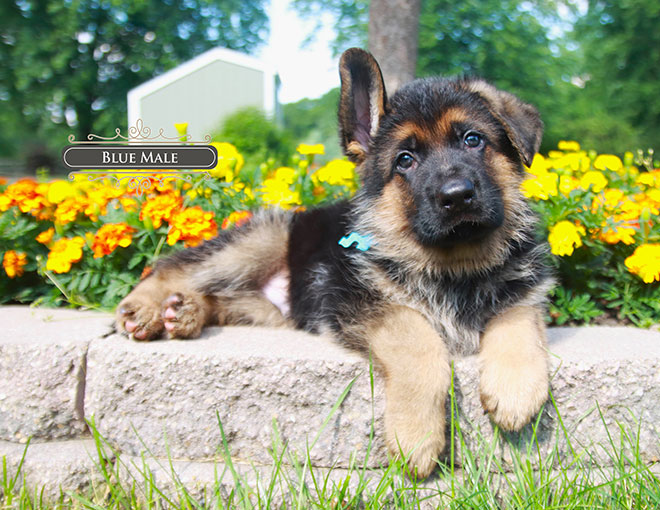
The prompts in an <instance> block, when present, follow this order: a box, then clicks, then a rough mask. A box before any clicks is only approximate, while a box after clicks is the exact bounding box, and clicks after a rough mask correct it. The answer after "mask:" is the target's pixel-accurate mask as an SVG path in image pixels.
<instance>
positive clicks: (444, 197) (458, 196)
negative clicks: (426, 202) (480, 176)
mask: <svg viewBox="0 0 660 510" xmlns="http://www.w3.org/2000/svg"><path fill="white" fill-rule="evenodd" d="M476 198H477V190H476V189H475V186H474V182H472V181H471V180H470V179H467V178H456V179H451V180H449V181H446V182H444V183H443V184H442V186H440V189H438V190H437V193H436V199H437V202H438V204H439V205H440V207H442V208H443V209H444V210H445V211H446V212H449V213H457V212H461V211H464V210H466V209H469V208H470V207H471V206H472V204H473V203H474V202H475V200H476Z"/></svg>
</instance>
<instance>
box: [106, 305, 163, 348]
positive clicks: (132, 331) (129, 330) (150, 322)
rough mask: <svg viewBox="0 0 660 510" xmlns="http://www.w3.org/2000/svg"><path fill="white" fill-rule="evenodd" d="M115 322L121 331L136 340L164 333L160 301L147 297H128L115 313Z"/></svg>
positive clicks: (147, 338) (151, 337)
mask: <svg viewBox="0 0 660 510" xmlns="http://www.w3.org/2000/svg"><path fill="white" fill-rule="evenodd" d="M115 323H116V325H117V329H118V330H119V332H121V333H125V334H126V335H127V336H129V337H131V338H133V339H134V340H153V339H155V338H159V337H161V336H162V334H163V321H162V319H161V306H160V303H156V302H154V301H151V300H150V299H148V298H145V297H138V296H131V295H130V294H129V295H128V297H126V298H125V299H124V300H123V301H122V302H121V303H119V306H118V307H117V312H116V314H115Z"/></svg>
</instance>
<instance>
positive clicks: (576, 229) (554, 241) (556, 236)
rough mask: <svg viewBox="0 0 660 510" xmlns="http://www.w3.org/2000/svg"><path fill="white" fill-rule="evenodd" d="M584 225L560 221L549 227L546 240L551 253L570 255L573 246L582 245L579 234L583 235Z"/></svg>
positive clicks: (573, 248)
mask: <svg viewBox="0 0 660 510" xmlns="http://www.w3.org/2000/svg"><path fill="white" fill-rule="evenodd" d="M585 234H586V232H585V230H584V227H582V226H581V225H575V224H574V223H572V222H570V221H566V220H564V221H560V222H559V223H557V224H556V225H554V226H553V227H551V228H550V234H549V235H548V242H549V243H550V248H551V251H552V253H553V254H555V255H559V256H560V257H563V256H564V255H572V254H573V251H574V250H575V248H579V247H580V246H582V238H581V237H580V236H581V235H585Z"/></svg>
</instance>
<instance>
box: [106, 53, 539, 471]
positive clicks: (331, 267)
mask: <svg viewBox="0 0 660 510" xmlns="http://www.w3.org/2000/svg"><path fill="white" fill-rule="evenodd" d="M340 74H341V80H342V90H341V100H340V105H339V124H340V136H341V142H342V145H343V148H344V151H345V153H346V154H347V155H348V157H349V158H350V159H351V160H352V161H354V162H355V163H356V164H357V166H358V171H359V173H360V176H361V178H362V183H363V184H362V187H361V189H360V190H359V191H358V193H357V194H356V196H355V197H354V198H353V199H352V200H350V201H348V202H342V203H338V204H334V205H330V206H327V207H324V208H319V209H314V210H309V211H306V212H301V213H288V212H281V211H267V212H264V213H261V214H258V215H256V216H255V218H254V219H253V220H252V221H251V222H250V223H249V224H247V225H245V226H243V227H240V228H236V229H234V230H232V231H226V232H223V233H222V234H221V235H220V236H218V237H217V238H215V239H213V240H211V241H209V242H206V243H204V244H203V245H201V246H199V247H196V248H190V249H187V250H184V251H182V252H179V253H177V254H175V255H173V256H171V257H169V258H166V259H164V260H162V261H160V262H159V263H158V264H157V265H156V266H155V268H154V271H153V272H152V274H151V275H150V276H149V277H147V278H146V279H145V280H144V281H142V282H141V283H140V284H139V285H138V286H137V287H136V288H135V290H133V292H131V293H130V294H129V295H128V297H126V298H125V299H124V300H123V301H122V302H121V303H120V305H119V307H118V310H117V325H118V328H119V329H120V330H122V331H124V332H127V333H128V334H130V335H132V336H133V338H135V339H138V340H149V339H152V338H158V337H161V336H164V335H167V336H169V337H178V338H194V337H197V336H199V334H200V332H201V330H202V328H203V327H204V326H206V325H211V324H259V325H270V326H294V327H297V328H301V329H305V330H307V331H311V332H321V331H323V332H330V333H331V334H333V335H334V336H335V337H336V338H337V339H338V340H339V341H341V342H343V343H344V344H345V345H347V346H350V347H352V348H355V349H359V350H362V351H365V352H367V351H368V352H370V353H371V354H372V355H373V357H374V359H375V361H376V363H377V366H378V367H379V369H380V370H381V372H382V373H383V374H384V377H385V381H386V383H385V387H386V402H387V404H386V416H385V426H386V430H385V436H386V440H387V443H388V446H389V448H390V450H391V451H392V452H393V453H394V454H397V453H398V452H399V451H400V450H401V451H403V452H404V453H406V454H408V453H411V456H410V463H411V466H413V467H415V468H416V469H417V473H418V475H420V476H426V475H428V474H429V473H430V472H431V471H432V469H433V467H434V465H435V459H436V458H437V457H438V455H439V454H440V453H441V452H442V450H443V448H444V447H445V437H444V430H445V416H444V412H445V411H444V410H445V401H446V397H447V391H448V388H449V384H450V368H449V357H450V356H451V355H452V354H473V353H478V354H479V361H480V369H481V382H480V391H481V398H482V402H483V405H484V408H485V409H486V410H487V411H488V412H490V413H491V416H492V419H493V420H494V421H495V422H496V423H497V424H499V425H500V426H502V427H503V428H505V429H507V430H518V429H520V428H521V427H523V426H524V425H525V424H526V423H527V422H528V421H529V420H530V419H531V418H532V416H534V415H535V413H537V411H538V410H539V408H540V407H541V405H542V404H543V402H544V401H545V400H546V398H547V392H548V366H547V354H546V349H545V333H544V325H543V321H542V305H543V302H544V296H545V294H546V292H547V290H548V288H549V286H550V277H549V274H548V271H547V269H546V267H545V266H544V263H543V258H544V254H545V247H544V246H543V245H539V244H537V243H536V241H535V240H534V217H533V215H532V213H531V212H530V210H529V208H528V206H527V204H526V203H525V201H524V200H523V197H522V196H521V193H520V191H519V188H520V182H521V180H522V179H523V176H524V169H523V163H524V164H527V165H529V164H530V163H531V160H532V158H533V156H534V154H535V153H536V151H537V150H538V147H539V144H540V141H541V134H542V123H541V121H540V119H539V116H538V113H537V112H536V110H535V109H534V108H533V107H532V106H530V105H528V104H525V103H523V102H521V101H520V100H518V99H517V98H516V97H514V96H512V95H511V94H508V93H506V92H502V91H499V90H497V89H495V88H494V87H492V86H491V85H489V84H487V83H485V82H483V81H480V80H474V79H453V80H447V79H441V78H432V79H422V80H416V81H414V82H412V83H410V84H408V85H406V86H404V87H403V88H401V89H400V90H399V91H397V92H396V93H395V94H394V95H393V96H392V98H391V99H390V100H388V99H387V95H386V92H385V89H384V86H383V79H382V76H381V72H380V69H379V67H378V64H377V63H376V61H375V60H374V59H373V57H372V56H371V55H370V54H368V53H366V52H364V51H362V50H359V49H351V50H348V51H347V52H345V53H344V55H343V56H342V58H341V62H340ZM352 232H355V233H358V234H359V235H361V236H363V238H367V239H369V240H370V247H369V249H368V250H367V251H360V250H358V249H356V247H349V248H343V247H342V246H340V245H339V244H338V241H339V240H340V239H341V238H342V237H344V236H347V235H349V234H350V233H352ZM278 286H279V289H280V290H281V291H283V294H284V297H285V299H284V300H283V301H280V300H278V298H277V289H278ZM276 305H277V306H276Z"/></svg>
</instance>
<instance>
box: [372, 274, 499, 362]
mask: <svg viewBox="0 0 660 510" xmlns="http://www.w3.org/2000/svg"><path fill="white" fill-rule="evenodd" d="M367 271H368V273H369V280H370V282H371V283H372V284H373V285H374V287H376V288H377V290H378V292H379V293H380V294H381V295H382V296H383V298H384V299H385V300H386V301H389V302H392V303H396V304H400V305H402V306H407V307H409V308H412V309H414V310H417V311H419V312H420V313H422V314H423V315H424V316H425V317H426V318H427V320H428V321H429V322H430V323H431V325H432V326H433V327H434V329H435V330H436V331H437V332H438V334H439V335H440V336H441V337H442V338H443V340H444V341H445V342H446V344H447V348H448V349H449V350H450V352H451V353H452V354H460V355H471V354H475V353H476V352H477V351H478V349H479V341H480V336H481V332H482V331H483V329H484V326H485V323H486V322H487V320H488V319H489V318H490V317H491V316H492V312H493V310H492V306H489V305H492V304H493V299H492V298H491V297H489V296H488V294H489V293H488V291H487V289H483V288H479V287H475V286H474V284H473V283H472V282H465V281H464V282H460V281H455V280H452V279H445V278H441V277H433V276H430V275H427V274H419V273H409V272H408V273H406V272H403V271H394V270H392V268H388V269H384V268H383V267H382V266H378V265H371V267H370V268H369V269H368V270H367Z"/></svg>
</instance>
